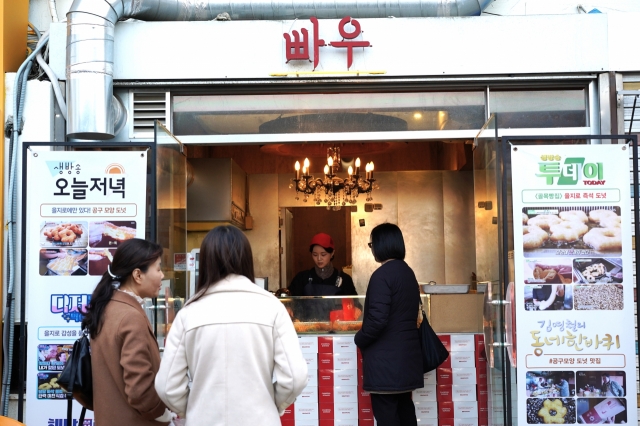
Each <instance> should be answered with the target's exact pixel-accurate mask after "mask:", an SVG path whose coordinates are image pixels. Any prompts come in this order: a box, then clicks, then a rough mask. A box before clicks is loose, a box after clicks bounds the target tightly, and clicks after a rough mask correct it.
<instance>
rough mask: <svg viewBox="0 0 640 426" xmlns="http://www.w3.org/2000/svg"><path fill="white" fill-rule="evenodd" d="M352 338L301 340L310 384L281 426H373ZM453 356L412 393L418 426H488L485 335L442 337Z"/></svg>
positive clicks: (368, 400)
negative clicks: (420, 387)
mask: <svg viewBox="0 0 640 426" xmlns="http://www.w3.org/2000/svg"><path fill="white" fill-rule="evenodd" d="M353 337H354V336H353V335H340V336H300V337H299V341H300V347H301V349H302V352H303V354H304V357H305V359H306V361H307V366H308V369H309V382H308V384H307V387H306V388H305V389H304V391H303V392H302V394H301V395H300V396H299V397H298V399H297V400H296V402H295V404H293V405H291V406H290V407H289V408H288V409H287V410H286V411H285V414H284V415H283V416H282V417H281V420H282V425H283V426H374V425H375V420H374V417H373V411H372V409H371V397H370V395H369V393H368V392H366V391H365V390H364V389H363V387H362V386H363V370H362V355H361V353H360V351H359V350H358V349H357V348H356V346H355V343H354V342H353ZM438 337H439V338H440V340H441V341H442V342H443V343H444V345H445V347H446V348H447V349H448V350H449V352H450V356H449V358H447V360H446V361H445V362H444V363H443V364H442V365H441V366H440V367H438V368H437V369H436V370H435V371H431V372H429V373H427V374H425V375H424V388H422V389H417V390H415V391H414V392H413V394H412V397H413V401H414V405H415V407H416V417H417V418H418V426H488V424H489V420H488V415H489V412H488V407H487V402H488V391H487V359H486V353H485V349H484V336H483V335H482V334H440V335H438Z"/></svg>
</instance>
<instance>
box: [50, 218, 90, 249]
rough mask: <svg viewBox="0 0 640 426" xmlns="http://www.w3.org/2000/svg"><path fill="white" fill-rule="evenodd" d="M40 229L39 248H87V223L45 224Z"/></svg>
mask: <svg viewBox="0 0 640 426" xmlns="http://www.w3.org/2000/svg"><path fill="white" fill-rule="evenodd" d="M40 228H41V229H40V246H41V247H86V246H87V239H88V238H87V232H86V231H87V222H45V223H43V224H42V225H41V227H40Z"/></svg>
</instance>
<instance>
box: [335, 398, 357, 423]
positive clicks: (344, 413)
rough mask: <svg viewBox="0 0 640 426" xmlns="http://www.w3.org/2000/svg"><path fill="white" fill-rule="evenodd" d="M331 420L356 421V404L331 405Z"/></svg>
mask: <svg viewBox="0 0 640 426" xmlns="http://www.w3.org/2000/svg"><path fill="white" fill-rule="evenodd" d="M333 418H334V419H336V420H343V419H356V420H357V419H358V402H357V400H356V402H342V403H340V404H333Z"/></svg>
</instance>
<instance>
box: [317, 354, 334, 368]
mask: <svg viewBox="0 0 640 426" xmlns="http://www.w3.org/2000/svg"><path fill="white" fill-rule="evenodd" d="M318 369H319V370H333V352H321V353H319V354H318Z"/></svg>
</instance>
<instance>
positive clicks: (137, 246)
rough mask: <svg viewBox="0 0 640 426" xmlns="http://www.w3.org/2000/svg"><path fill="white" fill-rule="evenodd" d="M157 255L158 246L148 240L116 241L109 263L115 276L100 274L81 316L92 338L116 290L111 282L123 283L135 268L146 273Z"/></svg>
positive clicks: (156, 258) (83, 327) (84, 327)
mask: <svg viewBox="0 0 640 426" xmlns="http://www.w3.org/2000/svg"><path fill="white" fill-rule="evenodd" d="M160 256H162V247H161V246H159V245H158V244H156V243H152V242H150V241H146V240H142V239H139V238H132V239H130V240H126V241H125V242H123V243H122V244H120V245H119V246H118V249H117V250H116V252H115V254H114V255H113V261H112V262H111V265H110V266H109V269H110V271H111V274H113V275H115V278H113V277H112V276H111V275H110V274H109V271H107V272H105V273H104V275H102V279H101V280H100V282H99V283H98V285H97V286H96V288H95V290H93V294H91V300H90V301H89V305H87V308H86V313H85V315H84V318H83V319H82V329H83V330H84V329H86V330H88V331H89V334H90V335H91V337H92V338H94V337H96V336H97V335H98V334H99V333H100V330H102V323H103V322H104V319H103V317H102V316H103V314H104V310H105V308H106V307H107V304H108V303H109V301H110V300H111V296H113V292H114V291H116V287H114V282H116V281H117V282H119V283H125V282H126V281H127V279H128V278H129V277H130V276H131V274H132V273H133V271H134V270H136V269H140V271H142V272H147V270H148V269H149V266H151V265H152V264H153V263H154V262H155V261H156V260H158V258H159V257H160Z"/></svg>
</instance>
